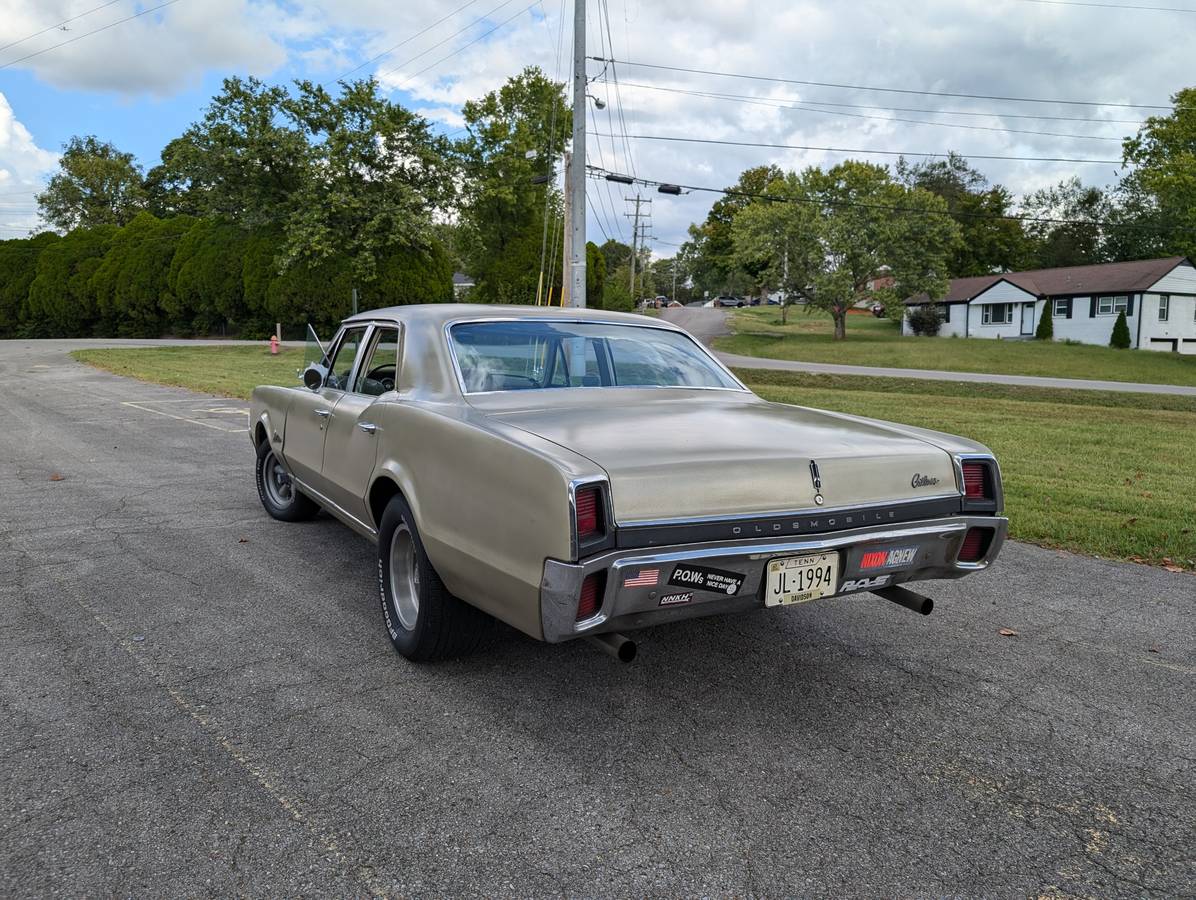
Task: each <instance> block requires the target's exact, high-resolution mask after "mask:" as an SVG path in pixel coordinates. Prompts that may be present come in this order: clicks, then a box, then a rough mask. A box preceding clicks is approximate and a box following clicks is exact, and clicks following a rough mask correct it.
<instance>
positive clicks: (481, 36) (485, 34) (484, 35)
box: [390, 0, 540, 88]
mask: <svg viewBox="0 0 1196 900" xmlns="http://www.w3.org/2000/svg"><path fill="white" fill-rule="evenodd" d="M503 5H504V6H505V5H506V4H503ZM539 5H540V0H535V2H534V3H529V4H528V5H527V6H525V7H524V8H523V9H521V10H519V11H518V12H517V13H515V14H514V15H512V16H508V17H507V18H505V19H503V20H502V21H501V22H499V23H498V24H497V25H495V26H494V27H493V28H491V29H490V30H489V31H486V32H483V33H482V34H479V35H478V36H477V37H475V38H474V39H473V40H472V41H470V42H469V43H468V44H462V45H461V46H460V47H458V48H457V49H456V50H454V51H453V52H452V53H446V54H445V55H444V56H442V57H440V59H438V60H436V62H434V63H432V64H430V65H427V66H424V67H423V68H422V69H420V70H419V71H418V72H416V73H415V74H414V75H410V76H408V77H407V78H406V79H404V81H403V82H402V83H401V84H399V85H398V87H399V88H402V87H403V86H405V85H408V84H410V83H411V82H412V81H414V80H415V79H416V78H419V76H420V75H423V74H424V72H427V71H428V70H429V69H435V68H436V67H437V66H438V65H440V64H441V63H442V62H444V61H445V60H446V59H452V58H453V57H454V56H456V55H457V54H458V53H461V52H462V51H464V50H468V49H469V48H470V47H472V46H473V45H474V44H476V43H477V42H478V41H480V40H482V39H484V38H488V37H490V35H492V34H494V32H496V31H498V29H500V28H502V27H503V26H504V25H507V24H508V23H510V22H513V21H514V20H515V19H518V18H519V17H520V16H521V15H523V14H524V13H527V12H531V11H532V9H534V8H535V7H537V6H539ZM398 68H402V66H399V67H398ZM390 71H392V72H393V71H394V69H391V70H390Z"/></svg>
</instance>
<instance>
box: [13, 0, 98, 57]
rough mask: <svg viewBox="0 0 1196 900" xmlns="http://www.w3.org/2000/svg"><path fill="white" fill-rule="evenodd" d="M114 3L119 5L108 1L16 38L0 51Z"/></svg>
mask: <svg viewBox="0 0 1196 900" xmlns="http://www.w3.org/2000/svg"><path fill="white" fill-rule="evenodd" d="M114 3H120V0H108V2H107V3H101V4H100V5H99V6H93V7H92V8H91V9H89V10H87V11H86V12H81V13H79V14H78V15H77V16H71V17H70V18H69V19H63V20H62V21H61V22H57V23H55V24H53V25H50V26H49V27H48V28H43V29H42V30H41V31H35V32H33V34H27V35H25V37H23V38H18V39H17V40H15V41H10V42H9V43H7V44H5V45H4V46H3V47H0V50H7V49H8V48H9V47H15V46H16V45H17V44H23V43H25V42H26V41H28V40H31V39H32V38H35V37H37V36H38V35H42V34H45V33H46V32H47V31H54V30H55V29H58V28H62V26H63V25H66V24H67V23H69V22H73V21H75V19H82V18H83V17H84V16H90V15H91V14H92V13H93V12H99V11H100V10H101V9H105V8H107V7H109V6H111V5H112V4H114Z"/></svg>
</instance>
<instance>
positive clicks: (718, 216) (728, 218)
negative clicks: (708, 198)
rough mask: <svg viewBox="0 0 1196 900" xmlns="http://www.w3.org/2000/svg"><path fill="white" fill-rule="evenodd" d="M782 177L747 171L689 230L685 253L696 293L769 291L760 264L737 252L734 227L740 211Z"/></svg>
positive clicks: (765, 170) (763, 169)
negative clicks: (701, 219) (763, 281)
mask: <svg viewBox="0 0 1196 900" xmlns="http://www.w3.org/2000/svg"><path fill="white" fill-rule="evenodd" d="M781 174H782V173H781V170H780V169H778V168H777V167H776V166H755V167H754V168H751V169H746V170H744V172H743V173H742V174H741V175H740V176H739V180H738V181H736V182H735V184H733V185H731V186H730V187H728V188H727V190H728V192H729V193H728V194H726V195H725V196H723V197H720V198H719V199H718V200H716V201H715V202H714V204H713V205H712V206H711V207H710V212H709V213H707V215H706V219H705V220H704V221H703V222H702V223H701V224H698V225H691V226H690V228H689V240H688V241H687V242H686V245H685V247H684V248H683V252H684V254H685V256H686V257H687V259H688V260H689V272H690V277H691V278H692V279H693V283H694V288H695V289H696V290H697V291H699V292H702V291H708V292H710V293H712V294H722V293H728V292H729V293H733V294H744V293H747V292H749V291H752V290H756V289H764V288H765V287H767V285H764V284H763V283H762V281H761V278H762V276H763V274H764V270H763V269H762V268H761V267H760V264H759V262H757V261H755V260H754V259H749V258H746V257H745V256H744V255H743V254H742V253H739V252H737V250H736V248H735V239H734V235H733V224H734V222H735V217H736V216H737V215H738V213H739V211H740V210H742V209H744V208H745V207H747V206H748V205H749V204H751V203H752V202H754V198H755V197H756V196H757V195H759V194H763V193H765V192H766V191H767V189H768V187H769V185H770V184H772V183H774V182H775V181H776V180H777V179H778V178H780V177H781Z"/></svg>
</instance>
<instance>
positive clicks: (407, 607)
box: [390, 522, 419, 631]
mask: <svg viewBox="0 0 1196 900" xmlns="http://www.w3.org/2000/svg"><path fill="white" fill-rule="evenodd" d="M390 597H391V600H390V602H391V605H392V606H394V609H395V615H397V616H398V617H399V622H400V623H401V624H402V626H403V627H404V628H406V629H407V630H408V631H414V630H415V622H416V619H417V618H418V617H419V569H418V568H417V566H416V564H415V541H414V540H413V539H412V537H411V529H409V528H408V527H407V523H406V522H400V523H399V527H398V528H396V529H395V533H394V534H393V535H392V536H391V538H390Z"/></svg>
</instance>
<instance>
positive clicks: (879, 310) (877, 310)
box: [872, 303, 885, 319]
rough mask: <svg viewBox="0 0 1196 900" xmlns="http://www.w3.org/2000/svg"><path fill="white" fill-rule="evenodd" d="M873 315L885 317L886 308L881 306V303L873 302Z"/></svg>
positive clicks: (880, 317)
mask: <svg viewBox="0 0 1196 900" xmlns="http://www.w3.org/2000/svg"><path fill="white" fill-rule="evenodd" d="M872 315H874V316H875V317H876V318H878V319H883V318H884V317H885V308H884V307H883V306H881V305H880V304H879V303H873V304H872Z"/></svg>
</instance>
